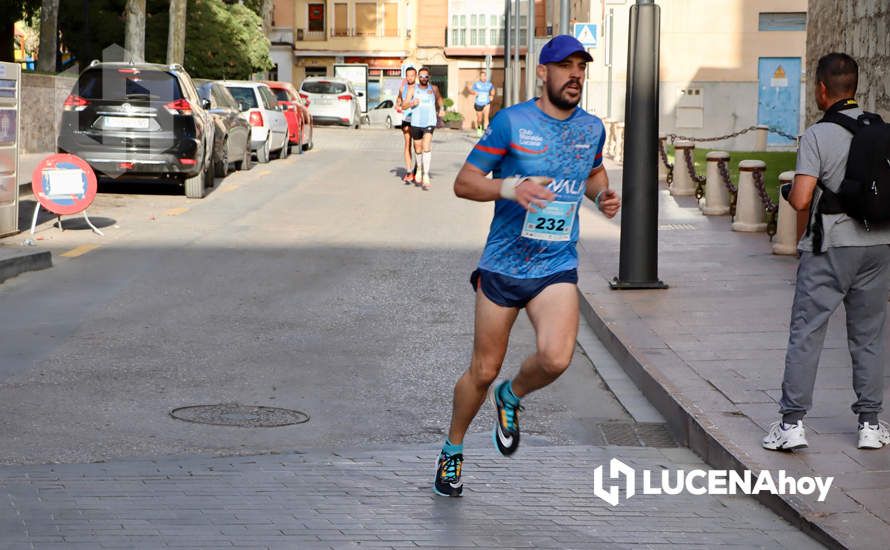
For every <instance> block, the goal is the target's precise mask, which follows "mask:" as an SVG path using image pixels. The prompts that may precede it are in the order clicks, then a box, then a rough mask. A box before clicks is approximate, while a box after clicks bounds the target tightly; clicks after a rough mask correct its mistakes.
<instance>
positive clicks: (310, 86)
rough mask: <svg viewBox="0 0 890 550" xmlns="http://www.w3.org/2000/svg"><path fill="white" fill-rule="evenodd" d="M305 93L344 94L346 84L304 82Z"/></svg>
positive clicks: (325, 81) (317, 81) (319, 81)
mask: <svg viewBox="0 0 890 550" xmlns="http://www.w3.org/2000/svg"><path fill="white" fill-rule="evenodd" d="M303 91H304V92H309V93H310V94H342V93H343V92H345V91H346V84H342V83H340V82H328V81H327V80H316V81H314V82H304V83H303Z"/></svg>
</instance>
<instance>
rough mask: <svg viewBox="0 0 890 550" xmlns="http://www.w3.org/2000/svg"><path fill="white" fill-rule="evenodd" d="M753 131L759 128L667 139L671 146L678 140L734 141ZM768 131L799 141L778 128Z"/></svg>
mask: <svg viewBox="0 0 890 550" xmlns="http://www.w3.org/2000/svg"><path fill="white" fill-rule="evenodd" d="M752 130H757V126H748V127H747V128H744V129H742V130H739V131H737V132H733V133H731V134H726V135H723V136H717V137H707V138H697V137H691V136H680V135H677V134H667V138H669V139H670V140H671V144H673V143H674V142H675V141H677V140H685V141H693V142H695V141H723V140H725V139H732V138H734V137H738V136H741V135H743V134H747V133H748V132H750V131H752ZM767 131H768V132H771V133H773V134H776V135H779V136H782V137H783V138H785V139H790V140H791V141H795V142H796V141H797V136H792V135H791V134H788V133H786V132H783V131H782V130H779V129H778V128H772V127H770V128H767Z"/></svg>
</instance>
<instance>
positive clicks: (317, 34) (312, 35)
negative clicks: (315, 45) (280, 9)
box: [273, 28, 410, 42]
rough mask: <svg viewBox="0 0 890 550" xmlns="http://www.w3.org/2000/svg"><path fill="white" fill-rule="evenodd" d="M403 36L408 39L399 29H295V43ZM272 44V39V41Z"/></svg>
mask: <svg viewBox="0 0 890 550" xmlns="http://www.w3.org/2000/svg"><path fill="white" fill-rule="evenodd" d="M403 34H404V36H405V37H407V38H410V36H409V35H408V31H407V30H405V31H401V30H400V29H383V30H377V31H360V30H357V29H355V28H339V29H338V28H333V29H328V31H327V32H325V31H310V30H309V29H305V28H304V29H297V33H296V39H297V42H302V41H308V40H315V41H318V40H327V39H329V38H355V37H358V38H399V37H400V36H402V35H403ZM273 42H274V39H273Z"/></svg>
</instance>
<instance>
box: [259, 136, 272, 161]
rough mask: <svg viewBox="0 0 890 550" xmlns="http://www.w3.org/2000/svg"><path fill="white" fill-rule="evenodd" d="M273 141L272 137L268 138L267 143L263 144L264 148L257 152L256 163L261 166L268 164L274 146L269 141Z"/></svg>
mask: <svg viewBox="0 0 890 550" xmlns="http://www.w3.org/2000/svg"><path fill="white" fill-rule="evenodd" d="M271 139H272V138H271V136H270V137H267V138H266V142H265V143H263V145H262V147H260V148H259V149H257V150H256V161H257V162H259V163H260V164H266V163H267V162H269V153H270V151H269V149H271V147H272V144H271V143H269V140H271Z"/></svg>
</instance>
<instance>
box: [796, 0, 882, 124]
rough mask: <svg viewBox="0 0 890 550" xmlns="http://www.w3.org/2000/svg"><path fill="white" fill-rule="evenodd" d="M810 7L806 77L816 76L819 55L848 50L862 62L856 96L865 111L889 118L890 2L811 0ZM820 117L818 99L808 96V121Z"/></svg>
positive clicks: (873, 0) (810, 80)
mask: <svg viewBox="0 0 890 550" xmlns="http://www.w3.org/2000/svg"><path fill="white" fill-rule="evenodd" d="M808 10H809V13H808V16H807V67H808V74H807V80H808V81H809V82H812V81H813V79H814V78H815V71H816V64H817V63H818V61H819V58H820V57H822V56H823V55H825V54H827V53H829V52H833V51H839V52H844V53H847V54H849V55H851V56H853V58H854V59H855V60H856V61H857V62H858V63H859V93H858V94H857V99H859V102H860V103H861V104H862V106H863V107H864V108H865V109H866V110H868V111H874V112H877V113H879V114H880V115H881V116H883V117H884V119H885V120H890V78H888V77H887V75H888V74H890V32H888V29H890V2H887V0H809V7H808ZM808 88H809V89H810V90H812V89H813V88H812V86H808ZM810 95H811V96H812V91H811V92H810ZM818 118H819V112H818V109H817V108H816V102H815V100H814V99H813V98H812V97H809V98H807V123H808V124H811V123H813V122H815V121H816V119H818Z"/></svg>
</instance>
